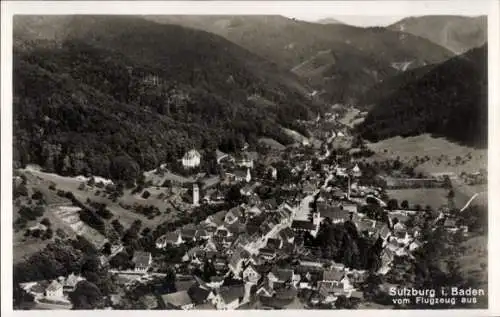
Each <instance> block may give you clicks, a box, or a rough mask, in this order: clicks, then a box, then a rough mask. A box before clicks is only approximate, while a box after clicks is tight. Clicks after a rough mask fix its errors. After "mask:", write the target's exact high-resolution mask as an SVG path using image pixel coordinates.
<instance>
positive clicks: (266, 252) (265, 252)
mask: <svg viewBox="0 0 500 317" xmlns="http://www.w3.org/2000/svg"><path fill="white" fill-rule="evenodd" d="M259 253H260V254H261V255H275V254H276V250H273V249H268V248H260V249H259Z"/></svg>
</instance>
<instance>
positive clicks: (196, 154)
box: [182, 149, 201, 160]
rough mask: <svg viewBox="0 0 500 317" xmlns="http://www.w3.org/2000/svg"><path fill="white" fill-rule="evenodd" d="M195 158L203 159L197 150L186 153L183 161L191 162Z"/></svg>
mask: <svg viewBox="0 0 500 317" xmlns="http://www.w3.org/2000/svg"><path fill="white" fill-rule="evenodd" d="M195 157H201V155H200V152H198V151H196V150H195V149H192V150H189V151H188V152H186V153H185V154H184V156H183V157H182V159H184V160H191V159H193V158H195Z"/></svg>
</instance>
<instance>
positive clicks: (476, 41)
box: [388, 15, 488, 54]
mask: <svg viewBox="0 0 500 317" xmlns="http://www.w3.org/2000/svg"><path fill="white" fill-rule="evenodd" d="M388 28H389V29H391V30H396V31H402V32H407V33H410V34H413V35H416V36H420V37H423V38H426V39H428V40H430V41H432V42H434V43H436V44H439V45H441V46H443V47H446V48H447V49H449V50H451V51H452V52H455V53H457V54H462V53H464V52H466V51H468V50H470V49H472V48H475V47H479V46H481V45H483V44H484V43H485V42H486V41H487V39H488V32H487V31H488V20H487V17H486V16H478V17H467V16H450V15H433V16H422V17H410V18H405V19H403V20H401V21H398V22H396V23H394V24H392V25H390V26H389V27H388Z"/></svg>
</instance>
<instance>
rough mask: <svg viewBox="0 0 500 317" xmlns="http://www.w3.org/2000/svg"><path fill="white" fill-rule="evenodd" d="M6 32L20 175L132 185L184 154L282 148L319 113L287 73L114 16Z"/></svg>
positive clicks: (199, 39) (242, 53) (195, 38)
mask: <svg viewBox="0 0 500 317" xmlns="http://www.w3.org/2000/svg"><path fill="white" fill-rule="evenodd" d="M21 20H24V21H21ZM52 22H54V23H52ZM47 24H50V25H47ZM14 26H15V30H14V39H15V47H14V144H15V149H14V159H15V161H16V163H17V164H20V165H24V164H27V163H36V164H39V165H41V166H43V167H44V168H46V169H47V170H49V171H55V172H58V173H61V174H86V173H92V174H95V175H100V176H104V177H110V178H113V179H123V178H127V179H130V178H133V177H135V176H136V175H139V173H140V170H151V169H153V168H155V167H157V166H158V164H160V163H163V162H176V161H177V160H178V159H179V158H180V157H181V156H182V155H183V153H184V151H186V150H188V149H190V148H198V149H213V148H216V147H219V148H220V149H221V150H223V151H228V152H230V151H234V150H235V149H238V148H239V147H241V146H242V145H243V143H244V142H245V141H246V142H249V143H251V144H252V143H253V144H256V143H257V141H258V139H259V137H270V138H273V139H275V140H277V141H278V142H280V143H283V144H288V143H290V142H292V140H291V139H290V137H288V136H287V135H286V134H285V133H283V131H282V129H281V126H283V127H290V128H293V127H294V122H295V120H296V119H306V118H309V117H312V115H314V116H316V115H317V113H318V111H319V110H320V109H319V107H318V106H317V105H315V104H313V103H312V102H311V101H310V100H307V99H306V98H305V95H306V93H307V92H308V91H309V90H308V89H307V88H306V87H304V86H303V85H302V83H301V82H300V81H299V80H298V79H297V78H296V76H294V75H293V74H292V73H290V72H288V71H283V70H282V69H280V68H278V67H277V66H276V65H274V64H273V63H272V62H269V61H266V60H265V59H263V58H261V57H259V56H256V55H254V54H252V53H250V52H249V51H247V50H245V49H243V48H241V47H239V46H237V45H235V44H233V43H231V42H229V41H227V40H225V39H223V38H221V37H219V36H216V35H214V34H210V33H207V32H202V31H197V30H193V29H188V28H184V27H181V26H177V25H161V24H157V23H154V22H151V21H146V20H144V19H141V18H134V17H121V16H86V17H83V16H66V17H47V18H42V19H40V18H37V17H29V16H25V17H19V16H16V17H15V19H14ZM250 96H258V97H259V99H260V100H267V101H268V102H267V103H264V102H261V104H263V105H262V106H260V105H259V104H256V103H254V102H253V101H252V100H250V99H251V98H249V97H250ZM264 104H266V105H264ZM267 104H272V105H273V106H272V107H270V106H268V105H267Z"/></svg>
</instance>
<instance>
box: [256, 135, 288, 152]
mask: <svg viewBox="0 0 500 317" xmlns="http://www.w3.org/2000/svg"><path fill="white" fill-rule="evenodd" d="M259 143H262V144H264V145H265V146H269V147H270V148H271V149H273V150H277V151H284V150H285V149H286V146H284V145H283V144H281V143H279V142H278V141H276V140H275V139H271V138H260V139H259Z"/></svg>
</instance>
